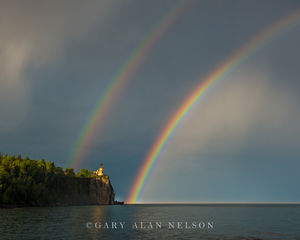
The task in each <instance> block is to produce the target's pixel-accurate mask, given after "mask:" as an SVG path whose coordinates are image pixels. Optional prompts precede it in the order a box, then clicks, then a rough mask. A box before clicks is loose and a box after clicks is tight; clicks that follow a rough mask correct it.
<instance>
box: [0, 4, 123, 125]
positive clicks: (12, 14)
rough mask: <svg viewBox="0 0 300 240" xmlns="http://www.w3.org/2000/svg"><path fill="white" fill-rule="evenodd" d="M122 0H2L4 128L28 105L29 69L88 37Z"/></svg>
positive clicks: (0, 104)
mask: <svg viewBox="0 0 300 240" xmlns="http://www.w3.org/2000/svg"><path fill="white" fill-rule="evenodd" d="M120 4H121V1H84V2H83V1H1V4H0V36H1V37H0V84H1V88H0V111H1V112H2V114H3V115H2V116H6V117H4V118H1V121H0V124H1V129H6V130H9V129H11V128H12V127H16V126H17V125H18V124H20V123H21V122H22V119H23V118H24V117H25V115H26V113H27V111H28V108H29V102H30V89H31V88H30V84H31V81H30V80H29V79H28V77H27V75H26V73H27V72H28V71H29V70H32V69H33V70H36V69H39V68H40V67H42V66H44V65H45V64H48V63H50V62H52V61H55V60H59V59H60V58H61V57H63V55H64V48H65V47H66V46H67V44H68V43H70V41H74V40H76V39H77V40H80V39H81V38H84V37H86V36H87V35H88V34H89V31H90V30H91V29H92V27H93V26H94V25H95V24H96V23H97V27H98V28H101V27H103V28H104V27H105V26H106V25H107V23H108V21H109V20H110V19H111V18H112V17H113V16H114V13H116V12H118V11H119V8H120ZM116 5H118V8H116ZM20 104H22V108H19V107H18V106H19V105H20ZM8 106H9V107H8Z"/></svg>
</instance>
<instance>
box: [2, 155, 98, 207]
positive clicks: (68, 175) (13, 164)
mask: <svg viewBox="0 0 300 240" xmlns="http://www.w3.org/2000/svg"><path fill="white" fill-rule="evenodd" d="M92 177H94V174H93V172H92V171H89V170H88V169H82V170H80V171H79V172H78V173H76V174H75V173H74V170H73V169H72V168H66V169H65V170H64V169H63V168H61V167H57V166H55V164H54V163H53V162H47V161H45V160H44V159H41V160H39V161H36V160H31V159H29V158H28V157H26V158H22V157H21V156H20V155H19V156H17V157H16V156H9V155H5V156H3V155H2V154H0V204H2V205H12V204H13V205H46V204H51V203H56V202H58V201H63V200H62V199H66V198H68V196H67V193H70V192H75V193H76V194H77V195H84V194H88V191H89V189H88V185H87V184H82V182H83V183H84V181H76V180H77V179H82V178H85V179H86V178H92ZM66 183H67V184H66ZM70 188H73V189H70Z"/></svg>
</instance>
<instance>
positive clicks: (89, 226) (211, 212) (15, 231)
mask: <svg viewBox="0 0 300 240" xmlns="http://www.w3.org/2000/svg"><path fill="white" fill-rule="evenodd" d="M120 222H121V223H122V224H123V228H122V227H121V224H120ZM141 222H143V223H142V224H143V225H142V226H141ZM169 222H170V223H171V224H173V225H171V226H170V225H169ZM106 223H107V225H106ZM135 223H136V225H135ZM192 223H196V226H197V227H196V228H192ZM199 223H200V227H199ZM112 224H115V225H114V226H113V225H112ZM186 224H187V225H186ZM209 224H210V227H208V225H209ZM160 226H161V227H160ZM173 226H174V228H173ZM212 226H213V227H212ZM100 227H101V228H100ZM107 227H109V228H107ZM112 227H114V228H112ZM115 227H116V228H115ZM136 227H138V228H136ZM141 227H145V228H141ZM152 227H153V228H152ZM189 227H190V228H189ZM194 227H195V225H194ZM0 239H253V240H254V239H300V205H123V206H122V205H118V206H72V207H39V208H15V209H0Z"/></svg>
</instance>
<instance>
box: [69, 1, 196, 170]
mask: <svg viewBox="0 0 300 240" xmlns="http://www.w3.org/2000/svg"><path fill="white" fill-rule="evenodd" d="M191 2H192V1H190V0H189V1H178V3H177V4H176V5H175V6H174V7H173V8H172V9H171V10H170V11H169V12H168V13H167V14H166V15H165V16H164V17H163V18H162V19H161V20H160V21H159V22H158V23H157V24H156V25H155V27H154V28H153V29H152V31H150V33H149V34H148V35H147V36H146V37H145V38H144V39H143V40H142V42H141V43H140V44H139V45H138V46H137V47H136V48H135V49H134V51H133V52H132V53H131V55H129V57H128V58H127V59H126V61H125V63H124V64H123V65H122V67H121V68H120V70H119V71H118V72H117V74H116V75H115V76H114V77H113V78H112V80H111V81H110V84H109V86H108V87H107V88H106V90H105V91H104V94H102V95H101V97H100V98H99V100H98V101H97V104H96V106H95V107H94V109H93V111H92V113H91V114H90V116H89V118H88V120H87V122H86V124H85V125H84V128H83V129H82V131H81V133H80V135H79V138H78V140H77V142H76V144H75V147H74V149H73V151H72V153H71V157H70V158H69V161H68V163H67V166H71V167H74V168H78V167H79V165H80V163H81V162H82V161H83V160H84V157H85V156H86V147H87V146H89V145H90V144H91V143H92V141H93V140H94V139H95V137H96V134H99V132H98V131H97V130H98V128H99V126H100V124H101V122H103V119H104V117H105V116H106V115H107V114H106V113H107V111H108V110H109V109H110V108H111V106H112V105H113V103H114V101H116V99H117V96H118V95H119V94H120V91H121V90H122V89H123V88H124V85H125V83H126V82H127V81H128V80H129V79H130V78H131V77H132V75H133V74H134V73H135V72H136V71H137V69H138V68H139V66H140V65H141V64H142V63H143V62H144V61H145V59H146V57H147V55H148V53H149V52H150V50H151V49H152V48H153V46H154V45H155V43H156V42H157V41H158V40H159V39H161V38H162V36H163V35H164V34H165V33H166V31H167V30H168V28H169V27H170V26H171V25H172V24H173V23H174V22H175V21H176V20H177V19H178V18H179V17H180V16H181V15H182V14H183V13H184V11H185V10H186V9H187V6H188V5H189V4H190V3H191Z"/></svg>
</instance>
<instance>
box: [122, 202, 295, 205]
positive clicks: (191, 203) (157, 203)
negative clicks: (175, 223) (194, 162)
mask: <svg viewBox="0 0 300 240" xmlns="http://www.w3.org/2000/svg"><path fill="white" fill-rule="evenodd" d="M124 204H126V205H209V204H211V205H226V204H228V205H233V204H240V205H243V204H245V205H246V204H253V205H264V204H265V205H272V204H273V205H280V204H281V205H288V204H290V205H300V202H143V203H126V202H124Z"/></svg>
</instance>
